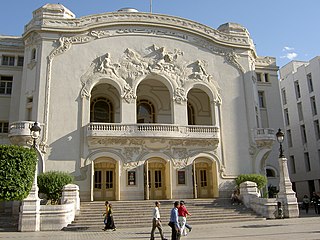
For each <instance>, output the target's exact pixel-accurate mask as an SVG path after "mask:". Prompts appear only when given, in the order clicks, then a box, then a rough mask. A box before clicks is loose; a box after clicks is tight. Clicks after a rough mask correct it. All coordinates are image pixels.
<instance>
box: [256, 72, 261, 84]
mask: <svg viewBox="0 0 320 240" xmlns="http://www.w3.org/2000/svg"><path fill="white" fill-rule="evenodd" d="M256 74H257V81H258V82H262V73H256Z"/></svg>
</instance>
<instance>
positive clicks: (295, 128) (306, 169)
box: [280, 56, 320, 199]
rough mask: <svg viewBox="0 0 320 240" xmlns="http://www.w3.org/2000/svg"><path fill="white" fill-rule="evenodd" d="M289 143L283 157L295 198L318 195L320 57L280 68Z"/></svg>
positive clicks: (286, 132)
mask: <svg viewBox="0 0 320 240" xmlns="http://www.w3.org/2000/svg"><path fill="white" fill-rule="evenodd" d="M280 85H281V93H282V102H283V112H284V119H285V134H286V136H285V137H286V139H287V144H288V150H287V152H286V154H285V155H286V157H287V158H288V165H289V172H290V177H291V181H292V184H293V188H294V190H295V191H296V192H297V197H298V198H299V199H302V198H303V196H304V195H305V194H306V195H308V196H311V194H312V192H320V175H319V172H320V127H319V121H320V118H319V111H320V109H319V107H320V99H319V98H320V57H319V56H318V57H315V58H313V59H311V60H310V61H309V62H302V61H292V62H290V63H288V64H287V65H285V66H283V67H282V68H281V69H280Z"/></svg>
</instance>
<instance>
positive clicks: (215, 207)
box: [63, 198, 265, 231]
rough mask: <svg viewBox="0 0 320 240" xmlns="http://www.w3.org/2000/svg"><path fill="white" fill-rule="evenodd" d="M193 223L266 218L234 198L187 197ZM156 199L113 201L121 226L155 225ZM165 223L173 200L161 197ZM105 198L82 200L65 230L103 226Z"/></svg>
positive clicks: (99, 228)
mask: <svg viewBox="0 0 320 240" xmlns="http://www.w3.org/2000/svg"><path fill="white" fill-rule="evenodd" d="M184 201H185V203H186V207H187V209H188V211H189V212H190V213H191V214H192V216H189V217H188V223H189V224H190V225H197V224H211V223H222V222H235V221H251V220H263V219H265V218H262V217H260V216H258V215H256V214H255V213H254V212H253V211H252V210H250V209H248V208H246V207H245V206H244V205H232V204H231V203H230V199H223V198H218V199H184ZM154 202H155V201H154V200H141V201H112V207H113V211H114V221H115V224H116V227H117V228H128V227H131V228H137V227H146V226H148V224H149V225H150V226H151V219H152V209H153V207H154ZM160 203H161V205H160V214H161V219H162V224H163V225H165V224H167V223H168V222H169V218H170V210H171V209H172V207H173V200H161V201H160ZM104 211H105V207H104V202H102V201H95V202H82V203H81V211H80V214H79V215H78V216H76V218H75V220H74V221H73V222H72V223H71V224H69V225H68V226H67V227H66V228H64V229H63V230H66V231H68V230H70V231H72V230H74V231H75V230H87V229H90V230H101V229H102V228H103V226H104V224H103V215H102V214H103V212H104Z"/></svg>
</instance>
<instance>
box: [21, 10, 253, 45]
mask: <svg viewBox="0 0 320 240" xmlns="http://www.w3.org/2000/svg"><path fill="white" fill-rule="evenodd" d="M122 22H124V23H127V22H131V23H137V24H138V23H141V22H149V23H150V24H157V25H158V28H157V29H159V28H161V25H164V24H165V25H172V26H175V27H180V28H181V29H183V30H184V31H192V32H198V33H200V34H204V35H205V36H208V37H211V38H212V39H214V40H215V41H219V42H224V43H230V44H236V45H242V46H247V47H253V46H251V45H252V43H251V41H250V39H249V38H248V36H232V35H229V34H225V33H222V32H220V31H218V30H216V29H212V28H210V27H208V26H205V25H203V24H200V23H196V22H193V21H190V20H187V19H183V18H179V17H173V16H167V15H161V14H146V13H117V12H113V13H104V14H98V15H94V16H86V17H82V18H79V19H44V20H43V21H39V20H38V19H33V20H32V21H31V22H30V23H29V24H28V25H27V26H26V31H29V30H31V29H32V28H33V27H35V26H38V25H40V26H41V27H42V28H55V29H56V28H61V29H63V28H68V29H74V30H81V29H82V28H84V27H85V28H88V27H92V28H93V27H95V25H100V26H101V24H104V25H108V24H110V25H114V24H123V23H122ZM157 29H154V30H153V31H148V32H147V34H158V35H163V34H164V33H166V34H168V33H167V32H172V34H173V35H176V34H177V33H176V32H175V31H172V30H157ZM131 31H132V32H135V33H140V34H145V33H146V31H142V30H141V28H140V27H137V28H135V30H131Z"/></svg>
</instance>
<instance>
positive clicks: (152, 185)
mask: <svg viewBox="0 0 320 240" xmlns="http://www.w3.org/2000/svg"><path fill="white" fill-rule="evenodd" d="M147 164H148V169H149V170H148V183H149V186H148V189H149V199H153V200H156V199H165V175H164V173H165V165H164V164H163V163H161V162H150V163H147Z"/></svg>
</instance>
